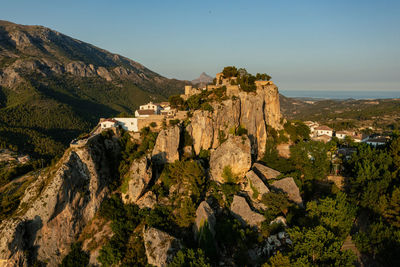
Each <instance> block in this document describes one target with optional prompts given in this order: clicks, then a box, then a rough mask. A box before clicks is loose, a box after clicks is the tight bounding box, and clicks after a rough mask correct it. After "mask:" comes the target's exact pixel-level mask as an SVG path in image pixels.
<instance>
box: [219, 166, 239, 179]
mask: <svg viewBox="0 0 400 267" xmlns="http://www.w3.org/2000/svg"><path fill="white" fill-rule="evenodd" d="M222 178H224V181H225V183H236V182H237V179H238V177H237V176H236V175H235V174H234V173H233V172H232V168H231V166H229V165H228V166H225V167H224V169H223V171H222Z"/></svg>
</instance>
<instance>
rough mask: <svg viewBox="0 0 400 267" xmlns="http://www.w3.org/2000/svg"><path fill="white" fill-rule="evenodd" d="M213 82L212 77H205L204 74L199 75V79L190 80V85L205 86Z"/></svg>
mask: <svg viewBox="0 0 400 267" xmlns="http://www.w3.org/2000/svg"><path fill="white" fill-rule="evenodd" d="M212 81H213V77H211V76H209V75H207V74H206V73H205V72H203V73H201V74H200V76H199V78H197V79H194V80H192V84H194V85H196V84H200V85H206V84H208V83H211V82H212Z"/></svg>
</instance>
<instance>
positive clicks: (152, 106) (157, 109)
mask: <svg viewBox="0 0 400 267" xmlns="http://www.w3.org/2000/svg"><path fill="white" fill-rule="evenodd" d="M139 110H153V111H154V114H160V111H161V110H162V107H161V105H160V104H156V103H153V102H149V103H147V104H145V105H141V106H140V107H139Z"/></svg>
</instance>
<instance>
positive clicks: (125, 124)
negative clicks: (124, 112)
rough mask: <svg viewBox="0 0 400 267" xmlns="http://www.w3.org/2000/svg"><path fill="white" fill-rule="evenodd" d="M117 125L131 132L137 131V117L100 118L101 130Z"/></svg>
mask: <svg viewBox="0 0 400 267" xmlns="http://www.w3.org/2000/svg"><path fill="white" fill-rule="evenodd" d="M118 126H120V127H121V128H122V129H124V130H126V131H132V132H137V131H139V129H138V119H137V118H112V119H100V127H101V129H102V130H103V129H109V128H112V127H118Z"/></svg>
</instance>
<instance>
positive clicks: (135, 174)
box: [121, 157, 152, 203]
mask: <svg viewBox="0 0 400 267" xmlns="http://www.w3.org/2000/svg"><path fill="white" fill-rule="evenodd" d="M151 177H152V169H151V162H150V160H149V158H147V157H142V158H140V159H136V160H134V161H133V162H132V164H131V166H130V168H129V172H128V173H127V174H126V177H125V178H124V181H123V184H122V186H121V191H122V200H123V201H124V203H135V202H136V201H137V200H138V199H139V197H141V196H142V194H143V193H144V191H145V189H146V187H147V185H148V184H149V182H150V180H151Z"/></svg>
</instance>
